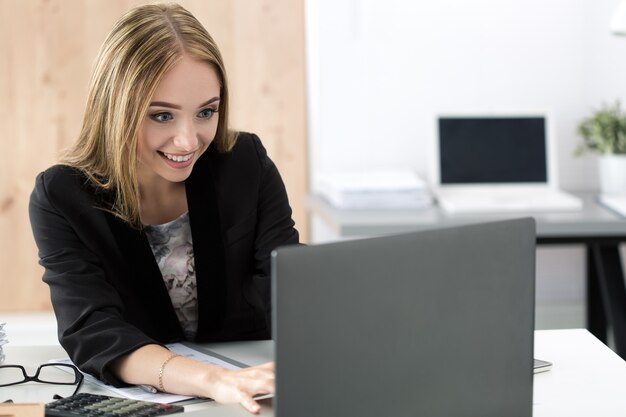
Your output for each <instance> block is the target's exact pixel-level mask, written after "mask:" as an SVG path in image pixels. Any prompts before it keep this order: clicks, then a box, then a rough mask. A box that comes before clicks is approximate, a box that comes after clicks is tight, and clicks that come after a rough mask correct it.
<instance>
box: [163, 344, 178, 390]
mask: <svg viewBox="0 0 626 417" xmlns="http://www.w3.org/2000/svg"><path fill="white" fill-rule="evenodd" d="M176 356H180V355H179V354H178V353H172V354H171V355H170V356H169V357H168V358H167V359H165V361H164V362H163V363H162V364H161V367H160V368H159V391H161V392H165V388H164V387H163V371H164V370H165V365H167V363H168V362H169V361H171V360H172V359H174V358H175V357H176Z"/></svg>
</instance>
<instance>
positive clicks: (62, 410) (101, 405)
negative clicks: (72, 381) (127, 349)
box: [46, 393, 185, 417]
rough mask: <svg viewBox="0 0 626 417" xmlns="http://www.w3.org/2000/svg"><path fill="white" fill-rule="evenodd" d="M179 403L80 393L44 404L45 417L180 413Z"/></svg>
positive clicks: (136, 416)
mask: <svg viewBox="0 0 626 417" xmlns="http://www.w3.org/2000/svg"><path fill="white" fill-rule="evenodd" d="M183 411H185V409H184V408H183V407H182V406H180V405H172V404H159V403H152V402H149V401H139V400H131V399H128V398H117V397H109V396H108V395H96V394H89V393H80V394H76V395H72V396H71V397H67V398H62V399H60V400H56V401H53V402H51V403H48V404H46V417H79V416H81V417H151V416H161V415H164V414H174V413H182V412H183Z"/></svg>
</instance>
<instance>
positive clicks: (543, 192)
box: [434, 114, 582, 213]
mask: <svg viewBox="0 0 626 417" xmlns="http://www.w3.org/2000/svg"><path fill="white" fill-rule="evenodd" d="M437 132H438V133H437V144H436V146H435V149H436V156H435V161H436V164H435V165H436V166H435V172H434V176H435V193H436V195H437V199H438V201H439V204H440V206H441V207H442V208H443V209H445V210H446V211H448V212H450V213H493V212H536V211H570V210H580V209H581V208H582V201H581V200H580V199H579V198H577V197H575V196H572V195H570V194H567V193H564V192H562V191H560V190H559V189H558V187H557V178H556V176H557V167H556V157H555V152H554V146H553V140H554V138H553V136H554V135H553V134H552V131H551V129H550V127H549V120H548V118H547V116H546V115H543V114H527V115H497V116H493V115H482V116H481V115H471V116H469V115H464V116H440V117H438V119H437Z"/></svg>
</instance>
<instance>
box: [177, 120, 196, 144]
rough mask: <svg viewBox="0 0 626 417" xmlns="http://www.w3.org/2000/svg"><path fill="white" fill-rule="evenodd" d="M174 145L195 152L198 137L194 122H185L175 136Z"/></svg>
mask: <svg viewBox="0 0 626 417" xmlns="http://www.w3.org/2000/svg"><path fill="white" fill-rule="evenodd" d="M174 145H175V146H176V147H177V148H180V149H181V150H184V151H193V150H195V149H196V148H197V146H198V137H197V133H196V129H195V127H194V125H193V121H191V120H189V121H184V122H182V123H181V125H180V126H179V128H178V131H177V132H176V136H174Z"/></svg>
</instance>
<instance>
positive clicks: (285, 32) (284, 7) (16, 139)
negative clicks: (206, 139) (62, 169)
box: [0, 0, 308, 311]
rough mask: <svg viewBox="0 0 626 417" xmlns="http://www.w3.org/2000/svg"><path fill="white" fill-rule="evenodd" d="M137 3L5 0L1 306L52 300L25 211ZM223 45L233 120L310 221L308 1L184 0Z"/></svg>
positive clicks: (1, 24)
mask: <svg viewBox="0 0 626 417" xmlns="http://www.w3.org/2000/svg"><path fill="white" fill-rule="evenodd" d="M141 3H147V2H145V1H136V0H135V1H133V0H91V1H83V0H0V39H3V42H0V114H1V115H2V116H3V121H2V123H0V144H1V149H2V150H3V153H4V155H5V158H4V162H3V163H2V164H0V311H12V310H21V311H25V310H44V309H49V308H50V302H49V294H48V289H47V286H46V285H45V284H43V283H42V282H41V275H42V272H43V269H42V268H41V267H40V266H39V265H38V264H37V259H38V258H37V249H36V246H35V244H34V241H33V238H32V233H31V230H30V223H29V220H28V198H29V195H30V192H31V190H32V187H33V184H34V178H35V176H36V174H37V173H38V172H40V171H42V170H43V169H45V168H47V167H48V166H50V165H52V164H54V163H55V162H56V160H57V158H58V155H59V153H60V152H61V150H62V149H63V148H65V147H67V146H68V145H69V144H70V143H72V142H73V141H74V140H75V138H76V136H77V134H78V132H79V129H80V123H81V120H82V116H83V105H84V101H85V98H86V91H87V83H88V80H89V77H90V74H91V68H92V65H93V62H94V59H95V57H96V54H97V51H98V49H99V47H100V45H101V43H102V42H103V40H104V38H105V36H106V34H107V33H108V31H109V30H110V29H111V27H112V25H113V23H114V22H115V21H116V20H117V19H118V18H119V17H120V16H121V14H122V13H123V12H124V11H126V10H128V9H129V8H131V7H133V6H134V5H137V4H141ZM180 3H181V4H182V5H183V6H184V7H186V8H187V9H189V10H190V11H191V12H192V13H194V15H196V17H197V18H198V19H199V20H200V21H201V22H202V23H203V24H204V25H205V27H206V28H207V30H208V31H209V32H210V33H211V34H212V35H213V37H214V38H215V40H216V41H217V42H218V44H219V45H220V49H221V50H222V54H223V55H224V60H225V62H226V66H227V71H228V75H229V78H230V80H229V81H230V86H231V91H232V95H233V97H232V111H231V115H232V125H233V127H235V128H238V129H241V130H247V131H252V132H256V133H258V134H259V136H260V137H261V139H262V140H263V142H264V143H265V145H266V146H267V148H268V152H269V153H270V156H271V157H272V159H273V160H274V161H275V162H276V164H277V166H278V167H279V169H280V170H281V174H282V176H283V179H284V180H285V183H286V186H287V190H288V192H289V196H290V200H291V204H292V207H293V208H294V217H295V219H296V222H297V227H298V229H299V230H300V231H301V234H302V236H303V238H304V241H306V239H307V235H308V230H307V221H306V213H305V208H304V196H305V193H306V188H307V187H306V184H307V178H306V172H307V168H306V124H305V97H304V94H305V85H304V16H303V10H304V5H303V3H304V0H297V1H293V0H275V1H271V0H255V1H248V0H230V1H223V0H187V1H181V2H180Z"/></svg>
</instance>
